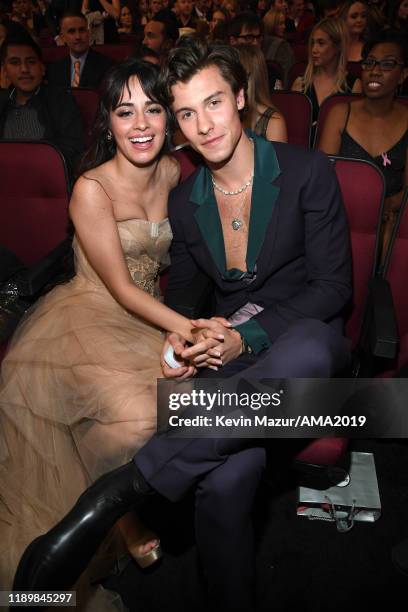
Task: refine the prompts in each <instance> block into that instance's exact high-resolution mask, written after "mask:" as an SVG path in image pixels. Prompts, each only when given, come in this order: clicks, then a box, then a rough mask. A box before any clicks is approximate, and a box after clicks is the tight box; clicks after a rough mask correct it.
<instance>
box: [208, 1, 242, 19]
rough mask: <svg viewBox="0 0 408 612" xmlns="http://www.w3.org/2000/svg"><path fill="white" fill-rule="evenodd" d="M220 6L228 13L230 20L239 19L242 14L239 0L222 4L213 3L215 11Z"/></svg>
mask: <svg viewBox="0 0 408 612" xmlns="http://www.w3.org/2000/svg"><path fill="white" fill-rule="evenodd" d="M220 6H222V7H223V8H225V10H226V11H227V12H228V15H229V18H230V19H235V17H237V15H238V13H239V12H240V6H239V1H238V0H223V1H222V2H218V3H216V2H214V1H213V4H212V8H213V11H214V10H215V9H216V8H218V7H220Z"/></svg>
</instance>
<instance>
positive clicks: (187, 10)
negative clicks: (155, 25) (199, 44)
mask: <svg viewBox="0 0 408 612" xmlns="http://www.w3.org/2000/svg"><path fill="white" fill-rule="evenodd" d="M175 7H177V27H178V28H192V29H193V30H194V29H195V27H196V23H197V17H196V16H195V14H194V12H193V9H194V5H193V0H176V4H175Z"/></svg>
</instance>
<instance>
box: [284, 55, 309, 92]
mask: <svg viewBox="0 0 408 612" xmlns="http://www.w3.org/2000/svg"><path fill="white" fill-rule="evenodd" d="M306 66H307V60H306V61H297V62H296V63H295V64H293V66H291V68H290V70H289V73H288V89H290V88H291V87H292V85H293V83H294V82H295V81H296V79H297V78H298V77H300V76H303V75H304V74H305V70H306Z"/></svg>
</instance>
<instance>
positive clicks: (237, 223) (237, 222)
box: [211, 173, 254, 232]
mask: <svg viewBox="0 0 408 612" xmlns="http://www.w3.org/2000/svg"><path fill="white" fill-rule="evenodd" d="M253 180H254V173H252V174H251V176H250V178H249V179H248V180H247V181H246V183H244V184H243V185H242V187H239V189H236V190H235V191H228V190H227V189H224V188H223V187H221V186H220V185H218V184H217V183H216V182H215V180H214V177H213V176H212V175H211V181H212V184H213V187H214V189H216V190H217V191H219V192H220V193H222V194H223V195H224V196H236V195H239V194H241V193H242V194H243V198H242V202H241V205H240V207H239V209H238V212H237V213H236V215H235V216H233V217H232V220H231V227H232V229H233V230H234V231H235V232H237V231H238V230H240V229H241V227H242V226H243V225H244V221H243V219H241V218H240V217H241V212H242V209H243V207H244V204H245V200H246V197H245V196H246V193H245V192H246V190H247V189H248V187H250V186H251V185H252V182H253Z"/></svg>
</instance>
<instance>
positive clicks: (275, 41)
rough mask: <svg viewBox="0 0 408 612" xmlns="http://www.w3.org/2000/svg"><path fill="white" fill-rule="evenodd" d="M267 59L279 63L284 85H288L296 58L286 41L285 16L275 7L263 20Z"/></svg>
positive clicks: (264, 46) (264, 45)
mask: <svg viewBox="0 0 408 612" xmlns="http://www.w3.org/2000/svg"><path fill="white" fill-rule="evenodd" d="M263 24H264V40H263V52H264V54H265V59H267V60H270V61H273V62H278V64H279V65H280V66H281V68H282V70H283V81H284V85H285V86H286V85H287V78H288V73H289V70H290V69H291V67H292V66H293V64H294V63H295V56H294V53H293V49H292V47H291V46H290V44H289V43H288V42H287V40H285V38H284V35H285V27H286V26H285V14H284V13H283V11H281V10H278V9H277V8H275V7H272V8H271V9H269V11H268V12H267V13H266V15H265V17H264V18H263Z"/></svg>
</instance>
